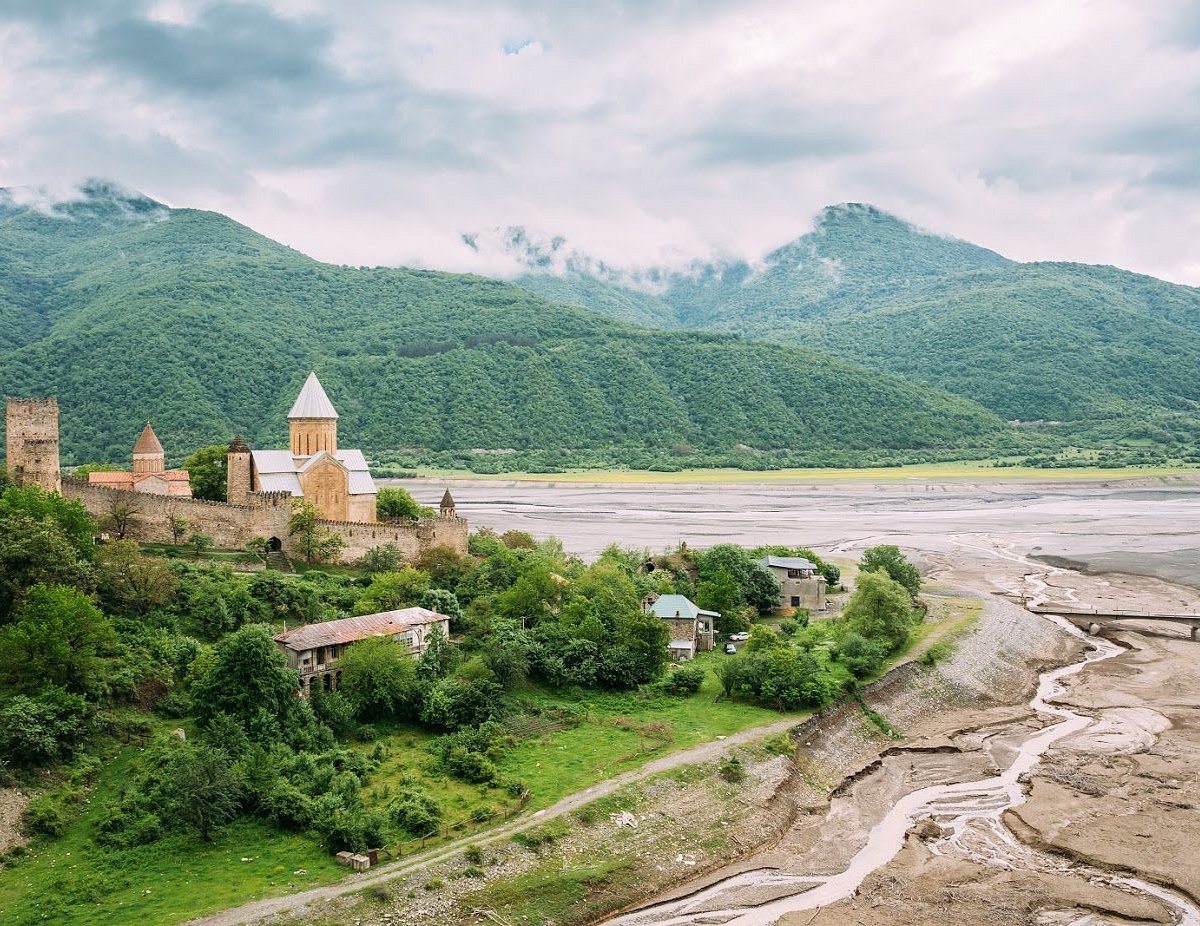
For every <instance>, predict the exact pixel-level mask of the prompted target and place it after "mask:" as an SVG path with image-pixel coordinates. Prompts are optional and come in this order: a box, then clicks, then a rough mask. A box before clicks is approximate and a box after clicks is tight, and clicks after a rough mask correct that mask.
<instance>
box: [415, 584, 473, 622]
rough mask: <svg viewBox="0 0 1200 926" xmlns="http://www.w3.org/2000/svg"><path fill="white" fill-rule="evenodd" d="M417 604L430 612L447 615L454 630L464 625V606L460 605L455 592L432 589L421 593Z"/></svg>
mask: <svg viewBox="0 0 1200 926" xmlns="http://www.w3.org/2000/svg"><path fill="white" fill-rule="evenodd" d="M417 604H418V605H420V606H421V607H422V608H428V609H429V610H430V611H436V612H437V613H438V614H445V615H446V617H448V618H450V626H451V627H452V628H453V627H458V626H459V625H460V624H461V623H462V616H463V613H462V606H461V605H460V604H459V603H458V596H457V595H455V594H454V592H449V591H446V589H444V588H431V589H429V590H428V591H425V592H422V593H421V598H420V600H419V601H418V602H417Z"/></svg>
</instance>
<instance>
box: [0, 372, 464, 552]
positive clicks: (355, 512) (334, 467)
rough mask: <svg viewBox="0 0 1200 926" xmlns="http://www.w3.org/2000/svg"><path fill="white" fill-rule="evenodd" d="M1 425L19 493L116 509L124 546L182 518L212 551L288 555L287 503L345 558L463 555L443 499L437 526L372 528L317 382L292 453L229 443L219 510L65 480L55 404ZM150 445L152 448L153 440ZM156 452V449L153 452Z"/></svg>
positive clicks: (12, 404)
mask: <svg viewBox="0 0 1200 926" xmlns="http://www.w3.org/2000/svg"><path fill="white" fill-rule="evenodd" d="M5 425H6V448H7V453H8V463H7V465H8V470H9V473H10V475H11V476H12V478H13V480H14V481H15V482H16V483H17V484H18V485H36V486H40V487H41V488H43V489H46V490H48V491H52V492H61V493H62V495H63V496H64V497H66V498H72V499H77V500H79V501H80V502H82V503H83V505H84V507H85V508H87V510H88V512H89V513H90V514H91V515H92V516H93V517H94V518H96V520H97V521H98V522H99V523H101V524H103V523H105V522H106V521H109V520H111V519H112V517H113V514H114V512H115V511H117V510H118V509H119V510H121V511H122V514H123V520H124V521H126V523H127V527H126V530H125V536H126V538H128V539H130V540H137V541H140V542H143V543H165V544H169V543H173V542H174V541H175V534H174V533H173V531H172V526H171V520H172V518H182V519H183V520H184V521H186V523H187V527H186V533H187V534H194V533H195V534H206V535H208V536H209V537H211V538H212V541H213V545H214V546H215V547H217V548H221V549H236V550H240V549H243V548H245V546H246V544H247V543H249V542H250V541H251V540H253V539H255V538H263V539H265V540H267V541H268V542H269V543H270V546H271V548H272V549H273V550H281V551H283V552H284V553H291V552H292V544H291V538H290V536H289V533H288V522H289V520H290V518H291V513H292V500H293V498H297V497H303V498H307V499H308V500H309V501H310V502H312V503H313V505H314V506H315V507H316V508H317V510H318V512H319V513H320V515H321V518H322V520H321V522H320V523H321V526H323V527H325V528H326V529H328V530H330V531H332V532H334V533H336V534H338V535H339V536H340V537H341V538H342V540H343V541H345V544H346V547H345V550H344V551H343V553H342V558H343V559H344V560H353V559H357V558H358V557H360V556H362V555H363V554H364V553H366V552H367V551H368V550H372V549H375V548H378V547H381V546H385V545H387V544H391V545H393V546H395V547H397V548H398V549H399V550H400V551H401V552H402V553H403V554H404V555H405V556H406V557H408V558H415V557H416V556H419V555H420V554H421V553H422V552H424V551H426V550H429V549H432V548H434V547H449V548H450V549H453V550H455V551H457V552H458V553H466V550H467V533H468V526H467V521H466V519H464V518H460V517H459V516H458V513H457V511H456V510H455V507H454V499H453V498H452V497H451V496H450V493H449V492H447V493H446V494H445V496H444V497H443V498H442V504H441V508H440V511H439V512H438V516H437V517H435V518H422V519H421V520H419V521H416V522H404V523H393V522H380V521H377V520H376V516H375V496H376V491H377V490H376V487H375V481H374V480H373V479H372V478H371V474H370V473H369V472H368V471H367V463H366V459H365V457H364V456H363V454H362V451H360V450H341V449H339V448H338V444H337V412H336V411H335V410H334V408H333V404H332V403H331V402H330V401H329V397H328V396H327V395H326V394H325V390H324V389H323V388H322V387H321V384H320V382H319V381H318V380H317V378H316V375H315V374H310V375H309V377H308V380H307V381H306V382H305V384H304V388H303V389H302V390H301V392H300V395H299V396H298V397H297V399H296V403H295V404H294V405H293V406H292V411H291V412H290V413H289V415H288V425H289V430H290V432H291V446H290V448H289V449H288V450H251V449H250V448H249V446H247V444H246V442H245V441H243V440H242V439H241V438H239V437H235V438H234V439H233V441H232V442H231V444H230V446H229V455H228V457H227V493H226V499H227V500H226V501H224V502H213V501H207V500H205V499H197V498H192V497H191V496H190V494H189V495H182V494H168V493H159V492H155V491H149V492H137V491H134V492H130V491H129V489H130V487H131V486H127V485H125V484H124V482H127V481H129V479H130V477H131V476H132V473H128V474H121V475H123V476H124V477H125V480H124V481H123V482H122V485H121V486H119V487H113V486H110V485H107V484H105V483H104V482H103V481H98V482H89V481H87V480H83V479H74V478H71V477H69V476H67V477H64V476H63V475H62V471H61V468H60V464H59V436H58V402H57V400H55V399H52V398H51V399H13V398H10V399H8V400H7V401H6V403H5ZM151 434H153V431H152V430H151ZM143 437H145V432H143ZM153 443H154V444H158V440H157V438H155V439H154V441H153ZM138 444H139V445H140V446H142V448H143V450H144V451H145V450H146V449H147V448H149V447H150V442H149V441H148V440H147V441H143V440H141V439H139V442H138ZM150 449H152V448H150ZM161 449H162V448H161V445H160V446H159V447H158V451H157V452H158V453H161ZM155 462H156V461H155ZM139 463H141V464H142V467H143V468H144V467H145V465H146V462H145V461H144V460H142V459H139V456H138V454H137V452H136V448H135V471H136V470H137V468H138V464H139ZM189 491H190V490H189Z"/></svg>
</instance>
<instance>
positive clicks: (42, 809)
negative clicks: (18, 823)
mask: <svg viewBox="0 0 1200 926" xmlns="http://www.w3.org/2000/svg"><path fill="white" fill-rule="evenodd" d="M68 800H72V801H74V802H76V803H77V801H78V795H76V794H63V793H62V792H61V791H48V792H46V793H45V794H39V795H38V796H37V797H34V798H32V799H31V800H30V801H29V804H28V805H27V806H26V807H25V825H26V826H27V827H29V830H30V832H33V833H39V834H41V835H43V836H55V837H57V836H61V835H62V834H63V833H65V832H66V831H67V826H69V825H70V823H71V819H72V817H73V816H74V814H71V813H68V812H67V809H66V807H65V806H63V805H64V803H65V802H66V801H68Z"/></svg>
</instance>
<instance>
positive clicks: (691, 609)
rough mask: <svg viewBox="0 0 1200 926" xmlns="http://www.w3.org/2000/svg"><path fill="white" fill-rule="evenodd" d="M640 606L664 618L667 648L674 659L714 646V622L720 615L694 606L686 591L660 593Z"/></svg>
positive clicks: (686, 660) (683, 657)
mask: <svg viewBox="0 0 1200 926" xmlns="http://www.w3.org/2000/svg"><path fill="white" fill-rule="evenodd" d="M643 607H644V610H645V611H646V613H647V614H653V615H655V616H656V617H660V618H662V619H663V620H664V621H666V622H667V627H668V629H669V631H670V634H671V639H670V641H669V642H668V643H667V649H668V650H669V651H670V653H671V660H672V661H673V662H688V661H689V660H691V659H695V658H696V653H698V652H708V651H709V650H711V649H712V648H713V645H714V641H715V639H716V622H717V619H718V618H719V617H720V616H721V615H720V614H718V613H717V612H716V611H705V610H704V609H703V608H700V607H697V606H696V605H695V604H693V603H692V601H691V600H690V599H689V598H687V597H686V596H685V595H659V596H658V597H657V598H655V599H654V600H653V601H649V600H647V601H646V603H645V605H644V606H643Z"/></svg>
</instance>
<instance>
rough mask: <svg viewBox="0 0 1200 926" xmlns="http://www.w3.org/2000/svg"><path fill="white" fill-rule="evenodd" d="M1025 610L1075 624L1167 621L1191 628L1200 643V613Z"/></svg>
mask: <svg viewBox="0 0 1200 926" xmlns="http://www.w3.org/2000/svg"><path fill="white" fill-rule="evenodd" d="M1025 610H1027V611H1030V612H1032V613H1034V614H1057V615H1058V616H1059V617H1065V618H1066V619H1067V620H1069V621H1072V622H1074V623H1079V622H1081V621H1084V620H1086V621H1087V622H1088V623H1089V624H1093V623H1095V624H1099V623H1101V622H1108V621H1167V622H1169V623H1173V624H1183V625H1185V626H1188V627H1191V637H1192V639H1193V640H1197V641H1200V612H1197V611H1191V612H1188V613H1184V614H1179V613H1175V614H1167V613H1163V612H1162V611H1123V610H1120V609H1117V608H1107V609H1106V608H1061V607H1055V606H1054V605H1048V604H1030V603H1029V602H1025Z"/></svg>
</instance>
